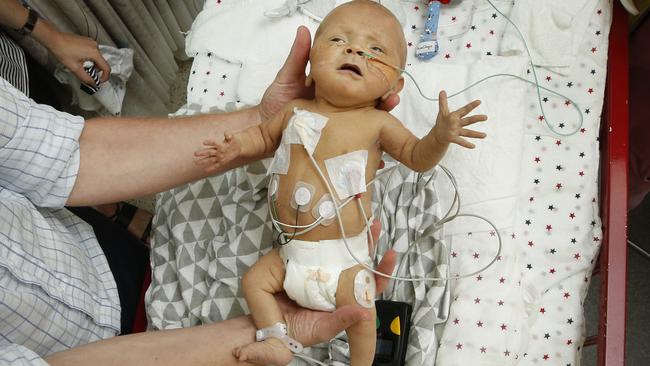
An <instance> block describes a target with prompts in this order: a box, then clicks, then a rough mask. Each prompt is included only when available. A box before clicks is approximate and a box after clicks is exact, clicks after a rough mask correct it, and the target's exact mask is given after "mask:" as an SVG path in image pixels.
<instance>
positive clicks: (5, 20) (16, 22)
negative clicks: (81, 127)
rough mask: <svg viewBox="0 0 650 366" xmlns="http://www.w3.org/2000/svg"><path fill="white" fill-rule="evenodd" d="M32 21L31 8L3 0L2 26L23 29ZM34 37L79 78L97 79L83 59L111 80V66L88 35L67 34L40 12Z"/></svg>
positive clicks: (0, 0)
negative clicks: (93, 64) (29, 9)
mask: <svg viewBox="0 0 650 366" xmlns="http://www.w3.org/2000/svg"><path fill="white" fill-rule="evenodd" d="M28 20H29V11H28V9H27V8H25V7H23V6H22V5H21V4H20V3H19V2H18V1H17V0H0V25H5V26H7V27H9V28H12V29H15V30H21V29H22V28H23V26H24V25H26V24H27V21H28ZM31 37H33V38H34V39H35V40H37V41H38V42H39V43H40V44H42V45H43V46H45V48H47V49H48V50H49V51H50V52H52V54H53V55H54V56H55V57H56V58H57V60H59V62H61V63H62V64H63V65H64V66H65V67H67V68H68V69H70V71H71V72H72V73H73V74H74V75H75V76H76V77H77V78H79V80H81V81H83V82H84V83H86V84H89V85H95V81H94V80H93V79H92V78H91V77H90V76H89V75H88V74H87V73H86V71H85V70H84V68H83V64H84V61H87V60H88V61H92V62H94V63H95V68H96V69H97V71H101V72H102V76H101V78H100V81H102V82H104V81H106V80H108V77H109V76H110V74H111V67H110V66H109V65H108V63H107V62H106V60H105V59H104V57H102V55H101V53H100V52H99V48H98V45H97V42H96V41H94V40H93V39H90V38H88V37H84V36H79V35H76V34H72V33H64V32H61V31H59V30H58V29H56V28H55V27H54V26H53V25H52V24H50V23H48V22H47V21H46V20H45V19H43V18H42V17H41V16H40V15H39V16H38V17H37V18H36V22H35V23H34V28H33V29H32V31H31Z"/></svg>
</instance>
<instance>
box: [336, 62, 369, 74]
mask: <svg viewBox="0 0 650 366" xmlns="http://www.w3.org/2000/svg"><path fill="white" fill-rule="evenodd" d="M339 70H347V71H351V72H353V73H355V74H357V75H359V76H363V74H362V73H361V69H360V68H359V66H357V65H353V64H343V66H341V67H339Z"/></svg>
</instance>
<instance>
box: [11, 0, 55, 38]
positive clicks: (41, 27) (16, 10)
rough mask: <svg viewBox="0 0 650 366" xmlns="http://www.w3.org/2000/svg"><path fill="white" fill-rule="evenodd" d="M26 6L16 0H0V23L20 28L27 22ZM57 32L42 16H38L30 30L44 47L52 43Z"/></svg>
mask: <svg viewBox="0 0 650 366" xmlns="http://www.w3.org/2000/svg"><path fill="white" fill-rule="evenodd" d="M27 14H28V11H27V8H25V7H23V6H22V5H21V4H20V2H18V0H0V24H2V25H4V26H7V27H9V28H12V29H16V30H18V29H20V28H22V27H23V25H25V22H27ZM58 33H59V32H58V31H57V30H56V28H54V27H53V26H52V25H51V24H49V23H48V22H46V21H45V20H44V19H43V18H40V17H39V18H38V20H37V21H36V26H35V27H34V30H33V31H32V37H34V38H35V39H36V40H37V41H38V42H40V43H41V44H43V45H44V46H46V47H49V45H50V44H51V43H52V38H54V37H56V36H57V34H58Z"/></svg>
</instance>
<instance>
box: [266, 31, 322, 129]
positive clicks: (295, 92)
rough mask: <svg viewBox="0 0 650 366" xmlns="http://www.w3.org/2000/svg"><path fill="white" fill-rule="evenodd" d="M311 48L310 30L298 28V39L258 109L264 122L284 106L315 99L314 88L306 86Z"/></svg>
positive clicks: (295, 40)
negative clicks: (292, 102) (297, 100)
mask: <svg viewBox="0 0 650 366" xmlns="http://www.w3.org/2000/svg"><path fill="white" fill-rule="evenodd" d="M310 48H311V35H310V34H309V29H307V27H304V26H300V27H298V31H297V32H296V38H295V39H294V41H293V46H292V47H291V51H290V52H289V56H287V59H286V60H285V61H284V65H283V66H282V68H281V69H280V71H278V74H277V75H276V76H275V80H273V83H272V84H271V86H269V87H268V88H267V89H266V91H265V92H264V96H263V97H262V101H261V102H260V105H259V107H258V109H259V114H260V118H261V120H262V122H264V121H266V120H268V119H269V118H271V116H273V115H274V114H276V113H277V112H279V111H280V109H281V108H282V106H283V105H285V104H286V103H288V102H290V101H292V100H294V99H299V98H305V99H311V98H313V97H314V88H313V87H310V88H308V87H306V86H305V79H306V78H307V75H306V74H305V68H306V67H307V61H309V50H310Z"/></svg>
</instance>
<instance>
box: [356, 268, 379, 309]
mask: <svg viewBox="0 0 650 366" xmlns="http://www.w3.org/2000/svg"><path fill="white" fill-rule="evenodd" d="M376 294H377V285H376V284H375V277H374V276H373V274H372V272H370V271H368V270H367V269H362V270H361V271H359V272H357V275H356V276H354V299H355V300H357V302H358V303H359V305H361V306H363V307H364V308H372V307H374V306H375V295H376Z"/></svg>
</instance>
